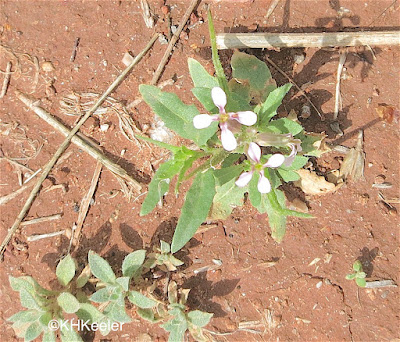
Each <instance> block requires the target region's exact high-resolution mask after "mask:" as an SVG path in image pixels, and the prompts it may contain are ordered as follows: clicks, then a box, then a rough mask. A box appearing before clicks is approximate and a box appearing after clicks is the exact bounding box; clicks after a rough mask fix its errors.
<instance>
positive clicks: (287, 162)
mask: <svg viewBox="0 0 400 342" xmlns="http://www.w3.org/2000/svg"><path fill="white" fill-rule="evenodd" d="M289 146H290V147H291V149H292V151H291V152H290V154H289V156H287V157H286V158H285V162H284V163H283V165H285V166H287V167H289V166H290V165H292V163H293V161H294V158H295V157H296V154H297V148H296V145H294V144H290V145H289Z"/></svg>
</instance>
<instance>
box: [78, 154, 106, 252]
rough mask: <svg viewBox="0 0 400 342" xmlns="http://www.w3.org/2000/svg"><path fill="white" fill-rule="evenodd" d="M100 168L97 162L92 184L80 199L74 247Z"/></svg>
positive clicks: (100, 165)
mask: <svg viewBox="0 0 400 342" xmlns="http://www.w3.org/2000/svg"><path fill="white" fill-rule="evenodd" d="M102 167H103V165H102V164H101V163H100V162H99V161H98V162H97V164H96V168H95V170H94V173H93V178H92V182H91V183H90V187H89V190H88V192H87V194H86V195H85V197H84V198H83V199H82V202H81V206H80V208H79V215H78V220H77V223H76V230H75V234H74V238H73V240H72V243H73V245H74V246H76V245H77V244H78V242H79V237H80V234H81V230H82V227H83V221H85V218H86V215H87V212H88V210H89V206H90V201H91V200H92V197H93V194H94V191H95V190H96V187H97V183H98V181H99V177H100V173H101V168H102Z"/></svg>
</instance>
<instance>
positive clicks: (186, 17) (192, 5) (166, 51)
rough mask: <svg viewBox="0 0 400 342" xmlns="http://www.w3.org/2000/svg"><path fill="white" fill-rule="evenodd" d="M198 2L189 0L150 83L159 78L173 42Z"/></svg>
mask: <svg viewBox="0 0 400 342" xmlns="http://www.w3.org/2000/svg"><path fill="white" fill-rule="evenodd" d="M198 2H199V0H192V1H191V3H190V5H189V7H188V9H187V10H186V12H185V14H184V15H183V17H182V20H181V22H180V24H179V26H178V28H177V29H176V32H175V33H174V34H173V36H172V38H171V40H170V41H169V44H168V47H167V49H166V50H165V53H164V56H163V58H162V59H161V62H160V64H159V65H158V67H157V69H156V71H155V72H154V75H153V79H152V80H151V83H150V84H152V85H156V84H157V82H158V80H159V79H160V76H161V73H162V72H163V70H164V67H165V64H166V63H167V61H168V59H169V57H170V55H171V52H172V49H173V48H174V46H175V43H176V42H177V41H178V39H179V36H180V34H181V32H182V30H183V28H184V27H185V25H186V22H187V21H188V20H189V18H190V15H191V14H192V12H193V10H194V9H195V7H196V6H197V3H198Z"/></svg>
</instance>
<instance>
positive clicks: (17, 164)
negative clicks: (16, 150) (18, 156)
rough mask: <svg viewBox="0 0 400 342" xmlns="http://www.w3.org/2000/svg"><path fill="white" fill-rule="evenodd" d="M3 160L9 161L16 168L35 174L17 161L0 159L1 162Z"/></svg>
mask: <svg viewBox="0 0 400 342" xmlns="http://www.w3.org/2000/svg"><path fill="white" fill-rule="evenodd" d="M2 159H4V160H7V161H8V162H9V163H10V164H12V165H14V166H16V167H17V168H20V169H24V170H25V171H28V172H32V173H33V170H32V169H30V168H29V167H27V166H25V165H22V164H20V163H18V162H16V161H15V160H12V159H10V158H8V157H6V156H4V157H0V160H2Z"/></svg>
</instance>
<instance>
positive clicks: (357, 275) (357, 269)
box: [346, 260, 367, 287]
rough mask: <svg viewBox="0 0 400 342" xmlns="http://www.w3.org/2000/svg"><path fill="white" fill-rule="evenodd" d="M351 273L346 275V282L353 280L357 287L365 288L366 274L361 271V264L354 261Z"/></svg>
mask: <svg viewBox="0 0 400 342" xmlns="http://www.w3.org/2000/svg"><path fill="white" fill-rule="evenodd" d="M353 271H354V272H353V273H350V274H348V275H346V279H347V280H355V282H356V284H357V285H358V286H359V287H365V286H366V285H367V281H366V280H365V277H366V274H365V272H364V271H363V268H362V264H361V261H360V260H356V261H355V262H354V264H353Z"/></svg>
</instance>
